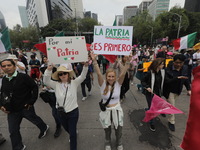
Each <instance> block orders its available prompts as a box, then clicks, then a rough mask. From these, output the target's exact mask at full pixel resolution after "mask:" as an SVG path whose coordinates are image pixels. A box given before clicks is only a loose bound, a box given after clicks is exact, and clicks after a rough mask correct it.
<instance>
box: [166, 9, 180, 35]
mask: <svg viewBox="0 0 200 150" xmlns="http://www.w3.org/2000/svg"><path fill="white" fill-rule="evenodd" d="M169 13H172V14H174V15H177V16H178V17H179V24H178V33H177V39H178V38H179V34H180V30H181V21H182V16H181V15H179V14H177V13H173V12H169Z"/></svg>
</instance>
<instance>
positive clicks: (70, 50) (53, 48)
mask: <svg viewBox="0 0 200 150" xmlns="http://www.w3.org/2000/svg"><path fill="white" fill-rule="evenodd" d="M46 45H47V56H48V60H49V62H50V63H54V64H63V63H72V62H83V61H87V60H88V52H87V48H86V42H85V37H84V36H70V37H46Z"/></svg>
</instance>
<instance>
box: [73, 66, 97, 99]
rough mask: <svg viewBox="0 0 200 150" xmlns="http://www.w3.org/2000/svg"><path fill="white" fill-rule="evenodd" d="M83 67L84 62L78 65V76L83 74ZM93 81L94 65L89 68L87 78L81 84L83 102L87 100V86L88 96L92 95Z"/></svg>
mask: <svg viewBox="0 0 200 150" xmlns="http://www.w3.org/2000/svg"><path fill="white" fill-rule="evenodd" d="M83 66H84V62H81V63H79V64H78V65H77V71H78V75H80V74H81V72H82V70H83ZM92 80H93V67H92V64H90V65H89V67H88V72H87V75H86V78H85V80H84V81H83V82H82V83H81V90H82V95H83V98H82V101H85V100H86V99H87V95H86V91H85V86H87V88H88V95H89V96H90V95H91V89H92Z"/></svg>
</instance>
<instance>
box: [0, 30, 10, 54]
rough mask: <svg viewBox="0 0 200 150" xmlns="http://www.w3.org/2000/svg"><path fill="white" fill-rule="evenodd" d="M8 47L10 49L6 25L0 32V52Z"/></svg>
mask: <svg viewBox="0 0 200 150" xmlns="http://www.w3.org/2000/svg"><path fill="white" fill-rule="evenodd" d="M9 49H11V43H10V35H9V31H8V27H6V28H5V29H3V30H2V31H1V33H0V53H3V52H6V51H8V50H9Z"/></svg>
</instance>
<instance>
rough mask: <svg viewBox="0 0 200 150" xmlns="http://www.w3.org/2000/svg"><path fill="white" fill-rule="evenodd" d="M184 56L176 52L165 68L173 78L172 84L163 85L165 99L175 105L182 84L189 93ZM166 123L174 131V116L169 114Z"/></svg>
mask: <svg viewBox="0 0 200 150" xmlns="http://www.w3.org/2000/svg"><path fill="white" fill-rule="evenodd" d="M184 61H185V56H184V55H183V54H177V55H175V56H174V59H173V62H170V63H169V65H168V67H167V68H166V75H167V76H168V78H170V79H174V82H173V84H166V85H165V94H164V96H165V97H166V98H167V101H168V102H169V103H171V104H172V105H173V106H175V101H176V100H177V98H178V96H179V95H180V94H181V92H182V89H183V85H185V87H186V89H187V91H188V95H190V94H191V90H190V82H189V80H188V70H187V66H185V65H184ZM168 121H169V122H168V125H169V129H170V130H171V131H175V125H174V124H175V116H174V114H170V115H169V118H168Z"/></svg>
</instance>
